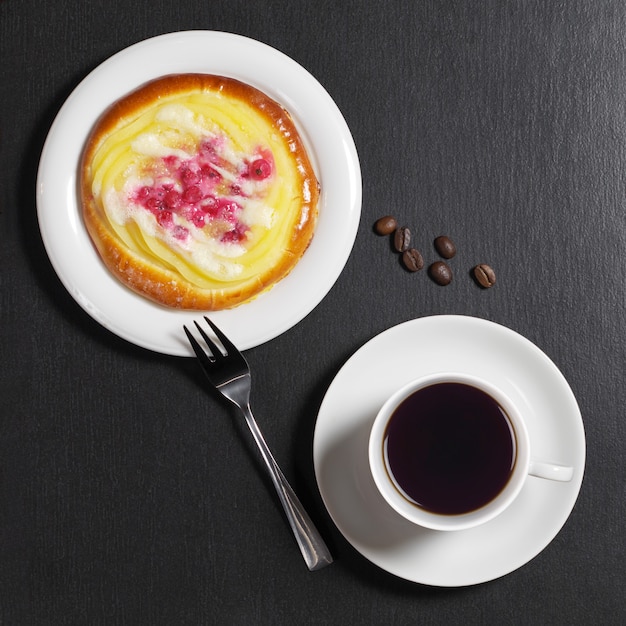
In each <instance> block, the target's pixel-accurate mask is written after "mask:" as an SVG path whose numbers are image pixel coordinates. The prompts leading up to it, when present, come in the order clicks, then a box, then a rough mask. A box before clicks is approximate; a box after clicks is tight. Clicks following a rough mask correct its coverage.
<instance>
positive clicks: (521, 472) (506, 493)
mask: <svg viewBox="0 0 626 626" xmlns="http://www.w3.org/2000/svg"><path fill="white" fill-rule="evenodd" d="M443 382H458V383H463V384H467V385H470V386H473V387H476V388H477V389H480V390H481V391H484V392H485V393H488V394H489V395H491V396H492V397H493V398H494V399H495V400H496V401H497V402H498V403H499V404H500V405H501V406H502V408H503V409H504V410H505V412H506V413H507V416H508V418H509V421H510V422H511V424H512V427H513V430H514V435H515V438H516V456H515V463H514V466H513V470H512V472H511V475H510V477H509V480H508V482H507V484H506V485H505V486H504V488H503V489H502V491H501V492H500V493H499V494H498V495H497V496H496V497H495V498H494V499H493V500H491V501H490V502H488V503H487V504H485V505H483V506H482V507H480V508H478V509H475V510H473V511H469V512H467V513H460V514H439V513H434V512H431V511H427V510H425V509H422V508H420V507H419V506H418V505H416V504H414V503H411V502H410V501H409V500H407V499H406V498H405V497H404V496H402V495H401V494H400V492H399V491H398V489H397V488H396V487H395V486H394V484H393V482H392V480H391V478H390V476H389V474H388V470H387V466H386V464H385V461H384V458H383V457H384V455H383V453H382V450H383V437H384V433H385V431H386V427H387V423H388V422H389V418H390V417H391V415H392V413H393V411H394V410H395V409H396V407H398V406H399V405H400V404H401V403H402V402H403V401H404V400H405V399H406V398H408V397H409V396H410V395H411V394H413V393H414V392H416V391H418V390H419V389H422V388H424V387H428V386H431V385H434V384H438V383H443ZM368 443H369V445H368V456H369V467H370V472H371V474H372V477H373V479H374V483H375V484H376V487H377V489H378V491H379V493H380V494H381V495H382V496H383V498H384V499H385V501H386V502H387V504H389V505H390V506H391V507H392V508H393V509H394V510H395V511H396V512H397V513H399V514H400V515H401V516H402V517H404V518H405V519H407V520H409V521H410V522H413V523H414V524H417V525H419V526H422V527H424V528H429V529H432V530H464V529H467V528H472V527H474V526H478V525H481V524H484V523H486V522H488V521H490V520H492V519H493V518H494V517H496V516H497V515H500V513H502V512H503V511H504V510H505V509H506V508H507V507H508V506H509V505H510V504H511V503H512V502H513V501H514V500H515V498H516V497H517V496H518V495H519V492H520V491H521V489H522V487H523V485H524V482H525V480H526V477H527V475H528V468H529V465H530V446H529V438H528V431H527V429H526V425H525V423H524V420H523V418H522V415H521V414H520V412H519V410H518V408H517V407H516V406H515V404H514V403H513V401H512V400H511V399H510V398H509V396H508V395H507V394H505V393H504V392H503V391H502V390H501V389H500V388H499V387H497V386H495V385H494V384H493V383H491V382H489V381H488V380H486V379H484V378H481V377H479V376H475V375H473V374H467V373H462V372H437V373H433V374H428V375H426V376H421V377H419V378H416V379H413V380H411V381H409V382H408V383H406V384H405V385H403V386H402V387H400V388H399V389H397V390H396V391H395V392H394V393H393V394H392V395H391V396H390V397H389V398H387V400H386V401H385V402H384V403H383V405H382V406H381V408H380V409H379V411H378V413H377V414H376V417H375V419H374V422H373V423H372V428H371V430H370V436H369V442H368Z"/></svg>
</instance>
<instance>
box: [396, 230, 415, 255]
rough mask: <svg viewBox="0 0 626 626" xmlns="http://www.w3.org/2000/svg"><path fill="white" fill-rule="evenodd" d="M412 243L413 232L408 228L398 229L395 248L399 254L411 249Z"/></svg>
mask: <svg viewBox="0 0 626 626" xmlns="http://www.w3.org/2000/svg"><path fill="white" fill-rule="evenodd" d="M410 243H411V231H410V230H409V229H408V228H407V227H406V226H402V227H400V228H397V229H396V232H395V234H394V236H393V247H394V248H395V249H396V250H397V251H398V252H404V251H405V250H408V249H409V245H410Z"/></svg>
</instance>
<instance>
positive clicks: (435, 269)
mask: <svg viewBox="0 0 626 626" xmlns="http://www.w3.org/2000/svg"><path fill="white" fill-rule="evenodd" d="M428 273H429V274H430V277H431V278H432V279H433V280H434V281H435V282H436V283H437V284H438V285H442V286H444V285H449V284H450V283H451V282H452V270H451V269H450V266H449V265H448V264H447V263H444V262H443V261H435V262H434V263H433V264H432V265H431V266H430V267H429V268H428Z"/></svg>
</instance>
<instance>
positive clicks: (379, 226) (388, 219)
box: [374, 215, 398, 235]
mask: <svg viewBox="0 0 626 626" xmlns="http://www.w3.org/2000/svg"><path fill="white" fill-rule="evenodd" d="M396 228H398V222H396V218H395V217H393V216H392V215H385V216H384V217H381V218H380V219H379V220H377V221H376V224H374V230H375V231H376V232H377V233H378V234H379V235H391V233H392V232H393V231H394V230H395V229H396Z"/></svg>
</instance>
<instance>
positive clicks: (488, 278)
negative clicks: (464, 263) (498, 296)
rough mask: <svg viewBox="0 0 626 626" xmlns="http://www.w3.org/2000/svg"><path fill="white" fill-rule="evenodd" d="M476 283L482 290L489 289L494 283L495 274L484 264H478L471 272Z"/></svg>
mask: <svg viewBox="0 0 626 626" xmlns="http://www.w3.org/2000/svg"><path fill="white" fill-rule="evenodd" d="M473 272H474V278H475V280H476V282H477V283H478V284H479V285H480V286H481V287H482V288H483V289H489V287H493V285H494V284H495V282H496V273H495V272H494V271H493V269H492V268H491V267H489V265H487V264H486V263H479V264H478V265H477V266H476V267H475V268H474V270H473Z"/></svg>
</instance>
